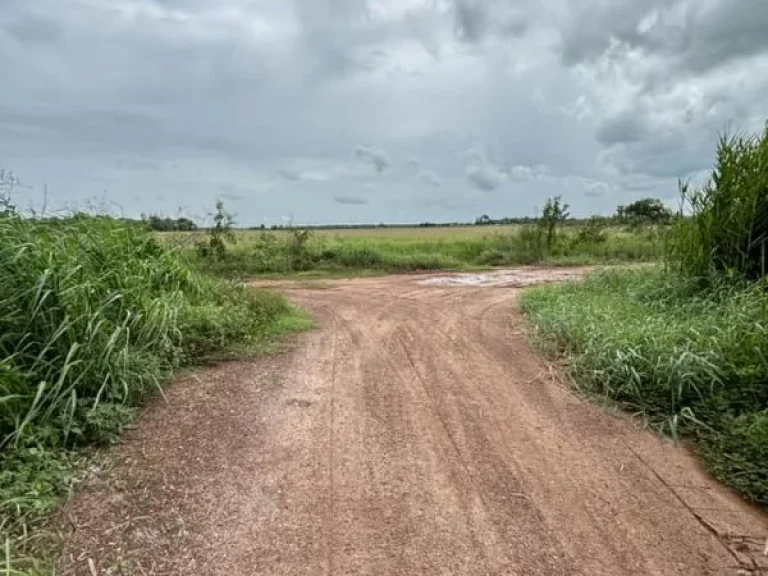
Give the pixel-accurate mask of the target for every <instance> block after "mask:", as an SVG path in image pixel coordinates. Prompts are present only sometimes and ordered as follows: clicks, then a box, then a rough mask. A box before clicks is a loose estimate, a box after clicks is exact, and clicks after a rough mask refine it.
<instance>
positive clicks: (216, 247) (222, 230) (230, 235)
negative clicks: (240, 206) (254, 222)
mask: <svg viewBox="0 0 768 576" xmlns="http://www.w3.org/2000/svg"><path fill="white" fill-rule="evenodd" d="M234 224H235V220H234V217H233V216H232V214H230V213H229V212H227V210H226V209H225V208H224V202H222V201H221V200H217V201H216V211H215V212H214V213H213V226H211V227H210V228H208V229H207V230H206V234H207V236H208V239H207V240H206V241H204V242H200V243H198V245H197V252H198V254H200V256H202V257H204V258H219V259H221V258H223V257H224V256H225V255H226V253H227V243H230V244H234V243H235V242H236V241H237V238H236V237H235V233H234V232H233V231H232V227H233V226H234Z"/></svg>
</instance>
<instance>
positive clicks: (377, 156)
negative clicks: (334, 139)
mask: <svg viewBox="0 0 768 576" xmlns="http://www.w3.org/2000/svg"><path fill="white" fill-rule="evenodd" d="M355 155H356V156H357V157H358V158H362V159H363V160H366V161H368V162H370V163H372V164H373V166H374V167H375V168H376V171H377V172H379V173H381V172H383V171H384V170H386V169H387V168H389V167H390V166H391V165H392V161H391V160H390V159H389V156H388V155H387V153H386V152H384V151H382V150H378V149H376V148H369V147H368V146H357V148H355Z"/></svg>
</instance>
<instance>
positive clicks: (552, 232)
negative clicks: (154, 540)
mask: <svg viewBox="0 0 768 576" xmlns="http://www.w3.org/2000/svg"><path fill="white" fill-rule="evenodd" d="M568 208H569V206H568V204H565V203H564V202H563V200H562V197H561V196H555V197H554V198H547V201H546V203H545V204H544V209H543V210H542V211H541V218H540V219H539V222H538V224H539V230H540V231H542V232H543V233H544V235H545V238H546V246H547V250H551V249H552V248H553V247H554V245H555V243H556V242H557V229H558V227H559V226H560V225H561V224H562V223H563V222H565V221H566V220H567V219H568V218H569V217H570V215H571V213H570V212H569V211H568Z"/></svg>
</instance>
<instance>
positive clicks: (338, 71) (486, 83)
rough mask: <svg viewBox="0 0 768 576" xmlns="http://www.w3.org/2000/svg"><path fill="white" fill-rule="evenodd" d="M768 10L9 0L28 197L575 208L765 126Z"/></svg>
mask: <svg viewBox="0 0 768 576" xmlns="http://www.w3.org/2000/svg"><path fill="white" fill-rule="evenodd" d="M766 30H768V2H766V1H765V0H757V1H756V0H642V1H640V0H580V1H579V2H575V1H572V0H217V1H215V2H214V1H211V0H0V74H1V77H2V80H1V82H2V84H1V85H0V168H5V169H11V170H14V171H15V173H16V174H17V176H18V177H19V178H20V180H21V182H22V185H20V186H16V188H15V191H14V193H15V195H16V198H17V202H19V203H20V204H22V205H25V206H29V205H31V206H36V207H38V208H39V207H40V205H41V203H42V197H43V189H44V185H45V184H46V183H47V185H48V209H49V210H50V209H64V208H66V207H85V206H88V205H101V206H107V205H108V206H109V207H110V209H111V210H113V211H115V210H116V211H121V210H122V211H123V212H124V213H125V214H131V215H133V214H139V213H141V212H148V213H149V212H161V213H167V214H173V213H175V212H177V211H178V210H181V211H182V212H183V213H184V214H187V215H191V216H194V217H203V216H204V215H205V213H206V212H207V211H208V210H209V208H210V207H211V206H212V204H213V203H214V202H215V200H216V198H217V197H218V198H221V199H223V200H224V201H225V203H226V204H227V205H229V206H230V208H231V209H232V210H234V211H235V212H236V213H237V214H238V221H239V222H240V223H242V224H260V223H262V222H264V223H267V224H272V223H279V222H283V221H292V222H294V223H297V224H305V223H322V222H326V223H327V222H340V223H342V222H344V223H346V222H381V221H400V222H403V221H412V222H419V221H424V220H431V221H442V220H467V219H474V217H476V216H477V215H479V214H482V213H488V214H491V215H496V216H501V215H531V214H533V212H534V210H535V209H536V207H537V206H541V204H542V203H543V201H544V199H545V198H546V197H547V196H551V195H555V194H562V195H563V196H564V198H565V199H566V200H567V201H568V202H569V203H570V204H571V206H572V212H574V213H575V214H583V215H588V214H590V213H609V212H612V211H613V210H614V208H615V206H616V205H617V204H619V203H625V202H628V201H631V200H632V199H635V198H641V197H646V196H651V195H652V196H659V197H663V198H665V199H668V200H669V201H670V202H674V201H675V198H676V194H677V192H676V180H677V178H678V177H682V178H700V177H701V175H702V174H703V171H705V170H706V169H707V167H708V166H710V165H711V162H712V157H713V152H714V146H715V142H716V139H717V136H718V134H719V133H721V132H723V131H731V132H752V131H755V130H759V129H761V127H762V125H763V123H764V122H765V120H766V119H767V118H768V97H766V94H768V34H766V32H765V31H766Z"/></svg>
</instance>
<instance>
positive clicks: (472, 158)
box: [464, 148, 508, 192]
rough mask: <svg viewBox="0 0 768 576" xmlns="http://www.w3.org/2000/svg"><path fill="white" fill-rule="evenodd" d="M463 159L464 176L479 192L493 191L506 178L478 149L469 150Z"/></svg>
mask: <svg viewBox="0 0 768 576" xmlns="http://www.w3.org/2000/svg"><path fill="white" fill-rule="evenodd" d="M464 159H465V166H464V176H466V178H467V180H468V181H469V182H470V184H472V185H473V186H474V187H475V188H478V189H479V190H483V191H485V192H490V191H492V190H495V189H496V188H498V187H499V186H500V185H501V184H502V183H503V182H504V180H506V179H507V177H508V175H507V172H506V171H505V170H502V169H501V168H499V167H498V166H497V165H496V164H495V163H494V162H492V161H491V160H489V159H488V157H487V156H486V154H485V152H484V151H483V150H482V149H480V148H470V149H469V150H468V151H466V152H465V153H464Z"/></svg>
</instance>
